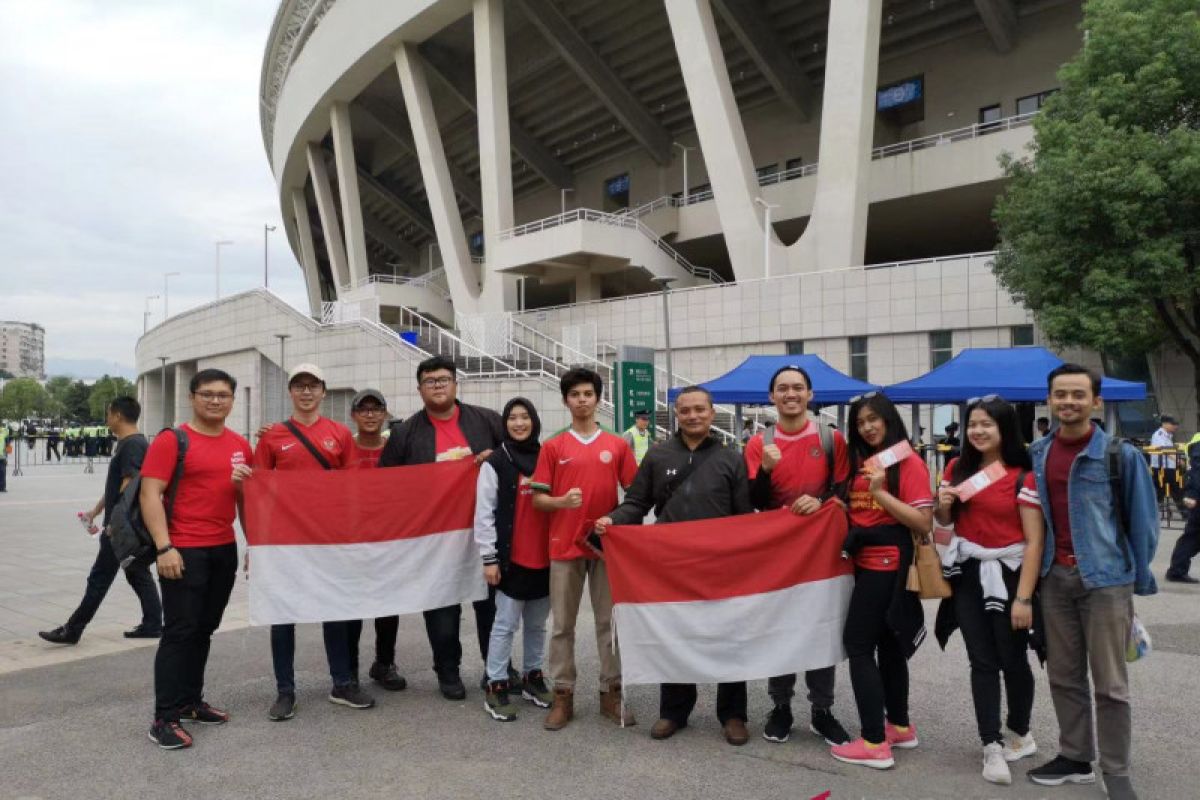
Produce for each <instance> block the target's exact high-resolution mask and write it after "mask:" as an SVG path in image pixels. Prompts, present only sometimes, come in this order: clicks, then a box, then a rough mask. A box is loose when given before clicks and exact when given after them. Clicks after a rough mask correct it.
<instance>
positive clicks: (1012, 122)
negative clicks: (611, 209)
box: [621, 111, 1039, 219]
mask: <svg viewBox="0 0 1200 800" xmlns="http://www.w3.org/2000/svg"><path fill="white" fill-rule="evenodd" d="M1038 113H1039V112H1037V111H1030V112H1028V113H1025V114H1017V115H1016V116H1013V117H1006V118H1004V119H998V120H996V121H995V122H978V123H976V124H974V125H968V126H967V127H965V128H956V129H954V130H950V131H943V132H941V133H932V134H930V135H928V136H922V137H920V138H918V139H910V140H908V141H906V142H897V143H895V144H885V145H883V146H882V147H876V148H875V149H874V150H872V151H871V160H872V161H878V160H879V159H881V158H890V157H891V156H898V155H904V154H906V153H915V152H916V151H918V150H926V149H928V148H930V147H938V146H940V145H943V144H950V143H952V142H962V141H967V140H969V139H977V138H979V137H980V136H987V135H988V134H991V133H998V132H1000V131H1008V130H1012V129H1013V128H1023V127H1025V126H1026V125H1030V124H1032V122H1033V118H1034V117H1035V116H1037V114H1038ZM818 166H819V165H818V163H817V162H813V163H812V164H802V165H801V166H798V167H792V168H791V169H785V170H781V171H779V172H771V173H767V174H765V175H759V176H758V185H759V186H773V185H775V184H779V183H786V182H787V181H792V180H796V179H797V178H807V177H808V176H810V175H816V174H817V169H818ZM712 199H713V190H712V189H702V190H700V191H698V192H692V193H691V194H689V195H684V196H681V197H676V196H674V195H668V196H665V197H659V198H656V199H654V200H651V201H650V202H648V203H644V204H642V205H640V206H636V207H635V208H629V209H625V210H624V211H622V212H621V214H622V216H627V217H633V218H635V219H640V218H641V217H644V216H646V215H647V214H651V213H653V212H655V211H658V210H659V209H661V208H684V207H685V206H692V205H695V204H697V203H705V202H708V201H709V200H712Z"/></svg>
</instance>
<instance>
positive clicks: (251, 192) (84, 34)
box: [0, 0, 307, 366]
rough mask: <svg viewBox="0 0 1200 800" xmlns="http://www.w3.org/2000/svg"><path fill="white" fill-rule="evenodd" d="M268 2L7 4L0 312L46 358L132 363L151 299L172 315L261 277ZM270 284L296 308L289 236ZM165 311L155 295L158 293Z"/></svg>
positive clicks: (1, 48)
mask: <svg viewBox="0 0 1200 800" xmlns="http://www.w3.org/2000/svg"><path fill="white" fill-rule="evenodd" d="M277 7H278V2H277V0H200V1H199V2H197V1H195V0H0V20H3V24H0V132H2V133H0V136H2V137H3V147H0V175H2V176H3V178H2V183H0V187H2V188H0V319H16V320H22V321H27V322H37V323H40V324H41V325H43V326H45V328H46V355H47V358H56V357H57V358H87V359H104V360H106V361H115V362H117V363H120V364H124V365H128V366H132V365H133V360H134V359H133V349H134V345H135V343H136V340H137V337H138V336H139V335H140V334H141V332H142V312H143V310H144V308H145V304H146V301H145V298H146V296H147V295H156V294H161V293H162V289H163V273H164V272H180V273H182V274H181V275H180V276H179V277H177V278H172V279H171V288H170V310H171V312H172V313H176V312H178V311H181V310H183V309H185V308H189V307H192V306H195V305H199V304H200V303H204V302H208V301H209V300H212V299H213V297H214V293H215V286H214V275H213V273H214V252H213V251H214V244H213V243H214V242H215V241H216V240H218V239H231V240H233V241H234V243H235V244H234V245H233V246H231V247H225V248H223V250H222V254H221V292H222V294H223V295H226V294H231V293H234V292H239V291H244V290H246V289H249V288H252V287H254V286H259V285H261V284H262V272H263V224H264V223H269V224H272V225H276V226H278V225H280V212H279V204H278V202H277V195H276V192H275V183H274V180H273V178H272V177H271V173H270V169H269V168H268V165H267V158H266V155H265V153H264V151H263V145H262V134H261V133H260V129H259V122H258V81H259V74H260V70H261V67H262V57H263V50H264V46H265V42H266V38H267V34H268V32H269V28H270V25H271V22H272V20H273V18H274V14H275V9H276V8H277ZM270 263H271V287H272V289H274V290H276V291H277V292H279V293H280V294H281V295H282V296H283V297H284V298H285V299H287V301H288V302H290V303H292V304H293V305H295V306H297V307H298V308H303V307H305V306H306V305H307V304H306V301H305V299H304V287H303V280H302V277H301V273H300V268H299V267H298V266H297V264H296V260H295V258H294V257H293V256H292V253H291V251H290V249H289V248H288V246H287V240H286V238H285V237H284V236H283V229H282V227H280V229H279V230H278V231H277V232H275V233H273V234H271V235H270ZM150 308H151V310H152V311H153V316H152V317H151V318H150V324H151V325H154V324H156V323H158V322H160V321H161V320H162V300H161V298H160V299H158V300H154V301H152V302H151V304H150Z"/></svg>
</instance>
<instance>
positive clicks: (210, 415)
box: [139, 369, 253, 750]
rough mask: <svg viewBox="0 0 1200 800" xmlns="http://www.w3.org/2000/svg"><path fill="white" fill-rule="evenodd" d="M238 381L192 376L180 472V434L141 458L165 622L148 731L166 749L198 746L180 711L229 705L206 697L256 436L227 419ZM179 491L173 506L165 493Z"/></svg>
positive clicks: (215, 718)
mask: <svg viewBox="0 0 1200 800" xmlns="http://www.w3.org/2000/svg"><path fill="white" fill-rule="evenodd" d="M236 391H237V381H236V380H235V379H234V378H233V377H232V376H231V375H229V374H227V373H225V372H222V371H221V370H217V369H203V370H200V371H199V372H197V373H196V374H195V376H193V377H192V380H191V383H190V384H189V385H188V396H189V398H190V399H191V403H192V419H191V421H190V422H188V423H187V424H185V425H182V426H181V427H180V428H179V432H180V434H181V436H182V437H184V438H185V441H186V443H187V449H186V452H185V455H184V459H183V476H182V477H181V478H180V480H179V485H178V486H170V484H171V482H172V481H173V480H174V475H175V471H176V461H177V458H178V455H179V442H178V440H177V439H176V437H175V435H173V434H171V433H164V434H160V435H159V436H156V437H155V439H154V442H153V443H152V444H151V445H150V449H149V450H148V451H147V453H146V459H145V461H144V462H143V463H142V478H141V479H142V485H141V493H140V494H139V501H140V504H141V510H142V518H143V519H144V520H145V523H146V527H147V528H148V529H149V531H150V534H151V536H152V537H153V538H154V547H155V549H156V550H157V554H158V560H157V564H156V567H157V569H158V580H159V584H160V585H161V587H162V605H163V632H162V639H161V640H160V641H159V645H158V653H157V655H156V656H155V659H154V696H155V700H154V724H153V725H152V726H151V727H150V740H151V741H153V742H154V743H155V744H157V745H158V746H159V747H162V748H164V749H167V750H177V749H179V748H182V747H190V746H191V744H192V737H191V736H190V735H189V734H188V732H187V731H185V730H184V729H183V728H182V727H181V726H180V724H179V723H180V720H187V721H194V722H200V723H205V724H209V725H219V724H222V723H224V722H227V721H228V720H229V715H228V714H227V713H225V712H224V711H221V710H220V709H217V708H214V707H213V706H211V705H209V704H208V703H207V702H205V700H204V669H205V666H206V665H207V662H208V650H209V645H210V643H211V641H212V634H213V631H215V630H216V629H217V626H219V625H220V624H221V616H222V615H223V614H224V613H225V605H226V604H227V603H228V602H229V594H230V592H232V591H233V584H234V581H235V580H236V579H237V561H238V558H237V543H236V542H235V540H234V535H233V520H234V516H235V515H237V514H240V512H241V502H240V497H239V494H238V487H237V486H236V485H235V484H234V481H233V480H231V478H232V477H233V476H234V474H235V473H238V472H239V471H244V470H247V469H248V466H249V465H250V463H251V459H252V458H253V454H252V452H251V450H250V443H249V442H247V441H246V440H245V439H244V438H242V437H241V436H239V435H238V434H236V433H234V432H233V431H231V430H229V429H227V428H226V427H225V419H226V418H227V417H228V416H229V414H230V412H231V411H232V410H233V399H234V393H235V392H236ZM169 491H173V492H174V499H173V500H172V502H171V509H170V515H169V516H168V513H167V509H166V506H165V503H164V499H163V495H164V494H168V492H169Z"/></svg>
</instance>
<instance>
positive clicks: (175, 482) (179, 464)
mask: <svg viewBox="0 0 1200 800" xmlns="http://www.w3.org/2000/svg"><path fill="white" fill-rule="evenodd" d="M167 431H170V432H171V433H173V434H174V435H175V472H174V473H173V474H172V475H171V485H170V486H168V487H167V502H166V503H165V504H164V511H165V512H166V515H167V522H170V521H171V510H172V509H173V508H174V507H175V493H176V492H178V491H179V482H180V481H181V480H183V459H184V458H185V457H186V456H187V450H188V435H187V431H185V430H184V429H183V428H163V429H162V430H161V431H159V433H166V432H167Z"/></svg>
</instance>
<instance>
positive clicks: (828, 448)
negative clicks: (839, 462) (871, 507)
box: [815, 419, 837, 501]
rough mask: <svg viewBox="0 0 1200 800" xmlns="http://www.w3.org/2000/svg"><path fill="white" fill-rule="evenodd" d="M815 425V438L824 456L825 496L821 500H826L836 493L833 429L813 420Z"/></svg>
mask: <svg viewBox="0 0 1200 800" xmlns="http://www.w3.org/2000/svg"><path fill="white" fill-rule="evenodd" d="M815 422H816V423H817V437H818V438H819V439H820V441H821V452H822V453H824V454H825V476H826V480H825V494H824V495H823V496H822V497H821V500H822V501H824V500H828V499H829V498H830V497H833V495H834V494H836V492H837V481H836V480H835V479H834V478H835V476H834V474H833V472H834V455H835V454H834V446H833V428H832V427H831V426H829V425H826V424H824V423H823V422H821V420H819V419H818V420H815Z"/></svg>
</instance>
